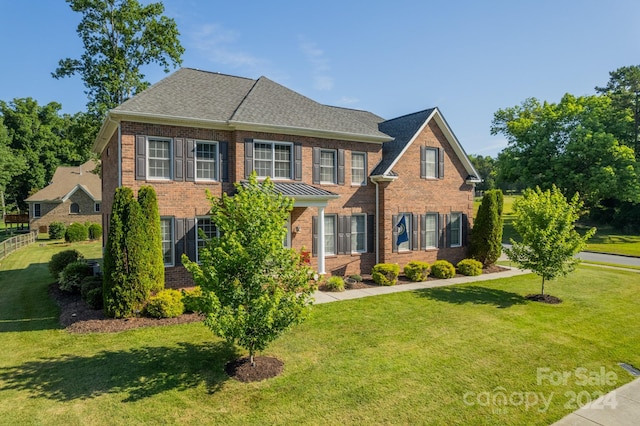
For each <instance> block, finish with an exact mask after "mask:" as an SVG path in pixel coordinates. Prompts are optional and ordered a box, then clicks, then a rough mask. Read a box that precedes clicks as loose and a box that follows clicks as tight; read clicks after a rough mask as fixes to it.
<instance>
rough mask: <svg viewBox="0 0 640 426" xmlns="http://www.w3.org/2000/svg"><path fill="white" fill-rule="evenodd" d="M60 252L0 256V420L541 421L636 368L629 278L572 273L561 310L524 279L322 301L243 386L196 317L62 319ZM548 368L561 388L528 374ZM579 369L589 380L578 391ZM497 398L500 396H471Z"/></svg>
mask: <svg viewBox="0 0 640 426" xmlns="http://www.w3.org/2000/svg"><path fill="white" fill-rule="evenodd" d="M73 247H78V248H79V249H80V250H82V251H83V252H85V254H86V256H87V257H89V258H93V257H97V256H99V253H100V244H99V243H91V244H81V245H74V246H73ZM64 248H66V247H62V245H61V244H59V243H58V244H52V245H46V246H43V247H41V246H39V245H34V246H31V247H29V248H27V249H24V250H22V251H20V252H18V253H14V254H13V255H11V256H10V257H9V258H7V259H5V261H3V262H2V265H1V266H0V333H1V338H2V346H1V347H2V356H0V401H1V402H0V419H2V420H1V421H0V423H3V424H56V425H57V424H68V425H80V424H82V425H85V424H114V425H115V424H130V423H141V424H174V423H178V424H239V425H240V424H241V425H246V424H260V425H262V424H371V423H375V424H380V423H388V424H416V423H417V424H461V423H463V424H500V425H504V424H507V425H508V424H513V425H520V424H540V425H543V424H549V423H551V422H553V421H555V420H557V419H559V418H561V417H562V416H564V415H566V414H568V413H569V412H571V411H573V408H574V407H572V406H570V403H571V395H572V394H571V392H573V393H574V394H575V395H577V394H580V393H582V398H583V401H584V400H585V399H586V397H587V396H589V397H590V398H591V397H594V396H597V393H600V392H608V391H610V390H612V389H614V388H615V387H618V386H620V385H622V384H624V383H626V382H629V381H630V380H631V379H632V377H631V376H629V375H628V374H627V373H626V372H624V371H623V370H622V369H621V368H619V367H618V366H617V363H618V362H627V363H629V364H632V365H635V366H640V352H639V351H638V341H640V328H639V327H637V326H636V324H638V323H639V321H640V310H638V309H637V301H636V298H637V292H638V286H639V285H640V274H638V273H631V272H623V271H616V270H605V269H596V268H592V267H591V268H590V267H581V268H580V269H579V270H578V271H576V272H575V273H574V274H572V275H571V276H570V277H568V278H566V279H562V280H559V281H557V282H551V283H549V284H548V285H547V286H546V288H547V289H548V291H549V292H550V293H551V294H554V295H556V296H558V297H560V298H562V299H563V300H564V303H562V304H560V305H544V304H539V303H533V302H529V301H527V300H526V299H524V297H523V296H524V295H526V294H529V293H535V292H537V291H539V286H540V281H539V278H538V277H536V276H533V275H525V276H520V277H516V278H512V279H498V280H495V281H490V282H484V283H481V284H478V285H459V286H452V287H444V288H436V289H431V290H424V291H415V292H406V293H397V294H390V295H386V296H377V297H370V298H365V299H358V300H353V301H345V302H338V303H330V304H326V305H318V306H316V307H314V310H313V314H312V317H311V318H310V319H309V320H308V321H307V322H305V323H304V324H302V325H300V326H298V327H296V328H295V329H294V330H293V331H292V332H290V333H288V334H286V335H284V336H283V337H282V338H280V339H279V340H277V341H276V342H275V343H274V344H273V346H271V347H270V348H269V349H268V350H267V351H266V353H265V355H269V356H276V357H278V358H279V359H281V360H283V361H284V362H285V369H284V373H283V374H282V375H281V376H279V377H276V378H274V379H270V380H267V381H263V382H259V383H250V384H243V383H240V382H236V381H234V380H230V379H228V378H227V377H226V375H225V374H224V371H223V367H224V364H225V363H226V362H227V361H229V360H231V359H234V358H235V357H237V356H238V355H240V354H241V353H240V352H239V351H237V350H236V349H234V348H232V347H230V346H229V345H227V344H226V343H224V342H221V341H220V340H219V339H217V338H215V337H213V335H212V334H211V333H210V332H209V331H208V330H207V329H206V328H205V327H204V326H203V325H202V324H199V323H193V324H186V325H178V326H167V327H159V328H148V329H138V330H131V331H126V332H121V333H117V334H88V335H72V334H69V333H67V332H66V331H65V330H63V329H60V327H59V325H58V323H57V309H56V307H55V306H54V304H53V303H52V302H51V300H50V299H49V298H48V296H47V286H48V283H50V282H51V278H50V277H49V276H48V275H47V270H46V263H47V261H48V259H49V258H50V256H51V255H52V254H53V253H54V252H56V251H59V250H62V249H64ZM545 368H546V369H548V370H546V371H548V372H549V373H554V374H555V373H557V374H562V372H568V373H569V378H568V380H567V383H566V384H557V385H554V384H552V383H550V381H549V380H547V379H546V378H545V377H548V375H547V376H545V377H541V380H540V381H539V380H538V369H545ZM577 368H584V369H585V370H584V371H586V372H587V373H588V374H593V375H594V376H596V382H597V383H595V384H593V385H590V386H582V383H581V380H580V377H579V376H578V375H576V369H577ZM579 371H582V370H579ZM601 371H604V372H606V373H611V374H615V380H614V381H613V382H611V381H610V383H603V380H600V379H599V378H598V377H599V376H598V375H599V374H600V372H601ZM539 382H540V383H539ZM523 394H525V395H529V401H530V403H531V404H532V405H531V406H529V407H527V406H525V405H524V404H522V403H519V401H521V400H520V399H519V398H520V396H521V395H523ZM500 395H507V396H508V397H511V400H512V402H508V403H507V404H506V405H505V404H500V402H501V401H502V400H500V399H499V398H498V399H496V398H493V399H491V398H490V400H489V401H494V402H495V403H491V402H490V403H489V404H487V403H486V399H483V398H484V397H486V396H490V397H499V396H500ZM534 395H535V396H536V398H539V396H544V397H545V398H546V399H547V400H548V399H551V403H550V404H549V407H548V409H544V408H543V404H542V402H539V403H538V404H537V405H533V403H534V402H535V400H534V399H533V397H534ZM538 401H540V400H538ZM567 404H569V405H567Z"/></svg>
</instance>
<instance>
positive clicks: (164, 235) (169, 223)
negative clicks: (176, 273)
mask: <svg viewBox="0 0 640 426" xmlns="http://www.w3.org/2000/svg"><path fill="white" fill-rule="evenodd" d="M160 235H161V239H162V257H163V259H164V264H165V266H173V247H174V244H173V219H172V218H170V217H162V218H160Z"/></svg>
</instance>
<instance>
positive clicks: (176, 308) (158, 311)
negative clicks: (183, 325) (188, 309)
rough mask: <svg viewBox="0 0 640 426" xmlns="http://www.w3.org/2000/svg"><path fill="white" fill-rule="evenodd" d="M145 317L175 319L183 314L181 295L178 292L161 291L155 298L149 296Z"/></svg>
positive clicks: (170, 290)
mask: <svg viewBox="0 0 640 426" xmlns="http://www.w3.org/2000/svg"><path fill="white" fill-rule="evenodd" d="M145 309H146V312H147V315H149V316H151V317H154V318H175V317H179V316H180V315H182V314H183V313H184V303H182V293H180V292H179V291H178V290H173V289H167V290H162V291H161V292H159V293H158V294H156V295H155V296H151V298H150V299H149V303H147V307H146V308H145Z"/></svg>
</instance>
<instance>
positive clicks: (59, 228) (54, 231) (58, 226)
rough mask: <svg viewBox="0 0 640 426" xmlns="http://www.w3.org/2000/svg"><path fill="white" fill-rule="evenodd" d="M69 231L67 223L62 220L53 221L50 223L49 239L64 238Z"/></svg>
mask: <svg viewBox="0 0 640 426" xmlns="http://www.w3.org/2000/svg"><path fill="white" fill-rule="evenodd" d="M65 232H67V225H65V224H64V223H62V222H51V224H50V225H49V239H50V240H61V239H63V238H64V233H65Z"/></svg>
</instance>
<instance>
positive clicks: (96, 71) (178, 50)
mask: <svg viewBox="0 0 640 426" xmlns="http://www.w3.org/2000/svg"><path fill="white" fill-rule="evenodd" d="M67 3H69V5H70V6H71V9H72V10H73V11H74V12H78V13H80V14H82V20H81V21H80V24H79V25H78V29H77V32H78V35H79V36H80V38H81V39H82V43H83V45H84V52H83V54H82V55H81V56H80V59H72V58H65V59H61V60H60V61H59V63H58V68H57V69H56V70H55V72H53V73H52V75H53V77H54V78H62V77H69V76H72V75H75V74H78V75H80V77H81V78H82V81H83V82H84V85H85V87H86V89H87V90H86V93H87V96H88V98H89V102H88V104H87V106H88V108H89V111H90V112H92V113H94V114H95V115H96V116H98V117H102V116H103V114H104V113H105V112H106V111H108V110H109V109H111V108H114V107H116V106H118V105H119V104H121V103H122V102H124V101H125V100H126V99H128V98H129V97H130V96H133V95H135V94H136V93H138V92H140V91H142V90H144V89H145V88H146V87H147V86H148V85H149V83H147V82H146V81H145V80H144V79H145V75H144V73H143V70H144V67H145V66H148V65H150V64H158V65H160V66H161V67H163V69H164V71H165V72H169V69H170V68H171V67H175V66H177V65H180V64H181V62H182V60H181V56H182V53H183V52H184V48H183V47H182V45H181V44H180V41H179V39H178V36H179V32H178V28H177V26H176V23H175V21H174V20H173V19H170V18H168V17H166V16H164V15H163V12H164V6H163V5H162V3H160V2H158V3H150V4H148V5H145V6H143V5H141V4H140V3H139V2H138V0H67Z"/></svg>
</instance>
